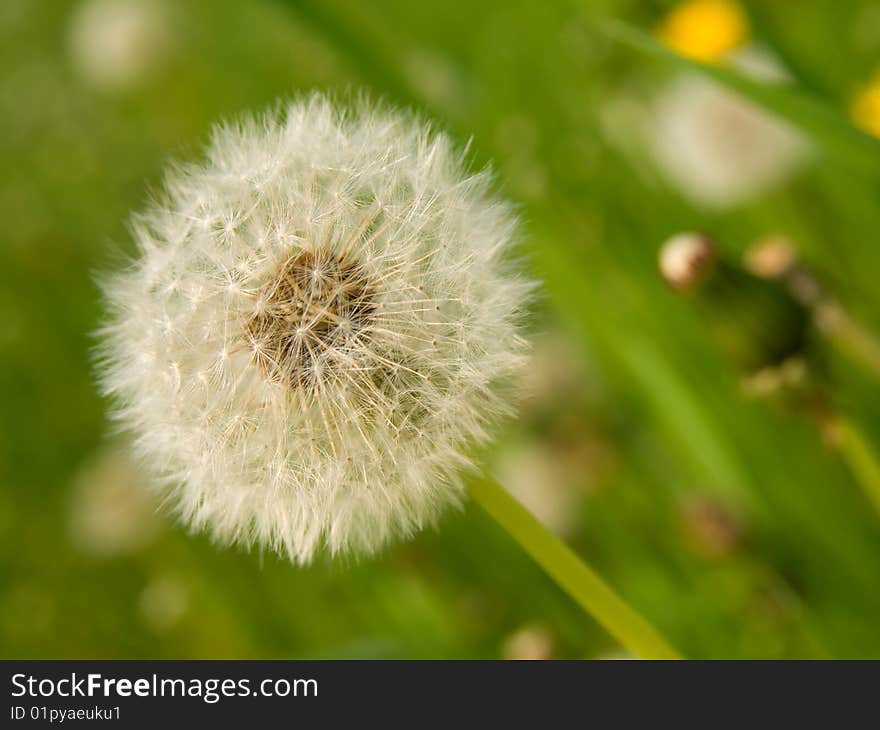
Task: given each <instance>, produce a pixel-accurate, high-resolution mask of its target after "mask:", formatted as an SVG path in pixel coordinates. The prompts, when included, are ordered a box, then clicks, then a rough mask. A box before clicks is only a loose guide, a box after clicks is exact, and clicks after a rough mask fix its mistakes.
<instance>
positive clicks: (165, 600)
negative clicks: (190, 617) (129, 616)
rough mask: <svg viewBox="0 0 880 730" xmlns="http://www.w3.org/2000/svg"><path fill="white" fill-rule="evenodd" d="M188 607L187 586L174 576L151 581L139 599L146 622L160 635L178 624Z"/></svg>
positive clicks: (164, 576) (165, 576)
mask: <svg viewBox="0 0 880 730" xmlns="http://www.w3.org/2000/svg"><path fill="white" fill-rule="evenodd" d="M188 606H189V595H188V592H187V589H186V585H185V584H184V583H183V581H181V580H180V579H179V578H177V577H175V576H173V575H163V576H161V577H158V578H155V579H153V580H151V581H150V582H149V583H148V584H147V585H146V587H145V588H144V590H143V591H142V592H141V595H140V598H139V599H138V609H139V611H140V614H141V617H142V618H143V620H144V622H145V623H146V624H147V625H148V626H149V627H150V628H151V629H153V630H154V631H156V632H159V633H161V632H163V631H167V630H168V629H170V628H172V627H173V626H174V625H175V624H176V623H178V622H179V621H180V619H181V618H183V616H184V614H185V613H186V611H187V608H188Z"/></svg>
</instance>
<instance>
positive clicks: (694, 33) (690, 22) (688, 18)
mask: <svg viewBox="0 0 880 730" xmlns="http://www.w3.org/2000/svg"><path fill="white" fill-rule="evenodd" d="M748 35H749V28H748V21H747V20H746V17H745V14H744V13H743V11H742V9H741V8H740V6H739V5H738V4H737V3H735V2H731V1H730V0H691V1H690V2H685V3H681V4H680V5H677V6H676V7H675V8H673V9H672V10H671V11H670V12H669V14H668V15H667V16H666V17H665V18H664V19H663V21H662V22H661V23H660V25H659V27H658V28H657V37H658V39H659V40H660V41H661V42H662V43H664V44H665V45H667V46H668V47H669V48H671V49H672V50H674V51H676V52H677V53H680V54H681V55H683V56H688V57H689V58H693V59H695V60H697V61H705V62H709V63H717V62H719V61H721V60H722V59H723V58H724V56H726V55H727V54H728V53H729V52H730V51H732V50H734V49H736V48H739V47H740V46H742V45H743V44H744V43H745V41H746V39H747V38H748Z"/></svg>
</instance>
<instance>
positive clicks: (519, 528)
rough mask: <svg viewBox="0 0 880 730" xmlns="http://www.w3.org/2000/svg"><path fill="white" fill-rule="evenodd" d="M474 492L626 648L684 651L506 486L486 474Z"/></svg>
mask: <svg viewBox="0 0 880 730" xmlns="http://www.w3.org/2000/svg"><path fill="white" fill-rule="evenodd" d="M470 494H471V496H472V497H473V499H474V500H475V501H476V502H477V503H478V504H479V505H480V507H482V508H483V509H484V510H485V511H486V512H487V513H488V514H489V515H490V516H491V517H492V518H493V519H494V520H495V521H496V522H497V523H498V524H499V525H501V527H503V528H504V529H505V531H506V532H507V533H508V534H509V535H510V536H511V537H512V538H513V539H514V540H515V541H516V542H517V543H519V545H520V547H522V548H523V549H524V550H525V551H526V552H527V553H528V554H529V555H530V556H531V558H532V559H533V560H534V561H535V562H536V563H538V565H540V566H541V567H542V568H543V569H544V570H545V571H546V572H547V574H548V575H550V576H551V577H552V578H553V580H555V581H556V583H557V584H558V585H559V586H560V587H561V588H562V589H563V590H564V591H565V592H566V593H568V595H569V596H571V597H572V598H573V599H574V600H575V601H577V603H578V604H579V605H580V606H581V608H583V609H584V610H585V611H586V612H587V613H588V614H590V615H591V616H592V617H593V618H595V619H596V621H598V622H599V623H600V624H601V625H602V626H604V627H605V629H606V630H607V631H608V632H609V633H610V634H611V635H612V636H613V637H614V638H615V639H617V640H618V641H619V642H620V643H621V644H622V645H623V646H625V647H626V648H627V649H629V650H630V651H632V652H633V653H634V654H636V655H637V656H639V657H641V658H643V659H681V655H680V654H679V653H678V652H677V651H676V650H675V649H674V648H672V646H671V645H670V644H669V643H668V642H667V641H666V639H664V638H663V636H661V635H660V633H659V632H658V631H657V630H656V629H655V628H654V627H653V626H651V625H650V624H649V623H648V622H647V621H646V620H645V619H644V618H642V616H641V615H639V614H638V613H637V612H636V611H635V610H634V609H633V608H632V607H630V606H629V605H628V604H627V603H626V601H624V600H623V598H621V597H620V596H619V595H618V594H617V593H616V592H615V591H614V589H612V588H611V586H609V585H608V584H607V583H606V582H605V581H604V580H603V579H602V578H601V577H600V576H599V575H598V573H596V572H595V571H594V570H593V569H592V568H590V567H589V566H588V565H587V564H586V563H584V561H583V560H581V558H579V557H578V556H577V555H576V554H575V553H574V552H573V551H572V550H571V549H570V548H569V547H567V546H566V545H565V544H564V543H563V542H561V541H560V540H559V539H558V538H556V537H555V536H554V535H553V534H552V533H551V532H550V531H549V530H547V528H545V527H544V526H543V525H542V524H541V523H540V522H538V520H536V519H535V518H534V517H533V516H532V515H531V513H530V512H529V511H528V510H526V509H525V507H523V506H522V505H521V504H520V503H519V502H517V501H516V499H514V498H513V497H512V496H511V495H510V494H509V493H508V492H507V490H505V489H504V488H503V487H502V486H501V485H499V484H498V483H497V482H495V481H494V480H492V479H490V478H488V477H484V478H481V479H477V480H474V481H473V482H472V483H471V484H470Z"/></svg>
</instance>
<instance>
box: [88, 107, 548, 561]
mask: <svg viewBox="0 0 880 730" xmlns="http://www.w3.org/2000/svg"><path fill="white" fill-rule="evenodd" d="M489 183H490V179H489V176H488V175H487V174H486V173H485V172H483V173H479V174H476V175H469V174H467V173H466V171H465V168H464V165H463V162H462V159H461V157H460V155H459V154H458V153H456V152H455V151H454V150H453V148H452V146H451V144H450V141H449V139H448V138H447V137H445V136H444V135H443V134H438V133H433V132H431V131H430V130H429V129H428V128H427V127H426V126H424V125H423V124H421V123H420V122H419V121H418V120H416V119H415V118H413V117H412V116H409V115H405V114H400V113H396V112H392V111H387V110H376V109H375V108H372V107H370V106H369V105H367V104H363V103H362V104H359V105H356V106H355V108H354V109H349V110H343V109H340V108H337V107H335V106H334V105H333V104H332V103H330V102H329V101H328V100H327V99H325V98H323V97H321V96H313V97H311V98H308V99H306V100H303V101H299V102H296V103H292V104H290V105H289V106H288V107H287V108H286V109H284V110H283V113H272V114H268V115H266V116H261V117H257V118H252V119H248V120H246V121H244V122H241V123H238V124H233V125H226V126H222V127H219V128H218V129H216V130H215V133H214V136H213V141H212V143H211V144H210V146H209V148H208V150H207V161H206V162H205V163H204V164H197V165H189V166H185V167H180V168H177V169H175V170H173V171H172V172H171V173H170V174H169V175H168V177H167V181H166V186H165V187H166V193H165V195H164V198H163V199H162V200H161V201H159V202H157V203H156V204H154V205H153V206H152V207H150V208H149V209H148V210H147V211H146V212H145V213H144V214H142V215H140V216H137V217H136V218H135V223H134V231H135V235H136V240H137V244H138V249H139V255H138V257H137V258H136V260H134V261H133V262H132V264H131V266H130V267H129V268H128V269H127V270H126V271H123V272H121V273H118V274H116V275H114V276H111V277H110V278H109V279H108V281H107V282H106V284H105V293H106V297H107V300H108V303H109V307H110V311H111V314H110V319H109V322H108V324H107V326H106V328H105V329H104V330H103V332H102V338H103V347H102V363H101V369H102V380H103V385H104V387H105V390H106V392H108V393H109V394H111V395H112V396H114V397H115V399H116V401H117V403H118V404H119V407H118V410H117V415H118V417H119V418H120V420H121V421H122V422H123V423H124V424H125V425H126V426H127V427H128V428H130V430H131V431H132V432H133V433H134V434H135V436H136V444H137V447H138V449H139V451H140V454H141V456H143V457H144V459H145V462H146V463H147V464H148V465H149V467H150V468H151V470H152V471H154V472H155V474H156V476H157V477H158V482H159V483H160V484H161V485H162V486H163V489H164V492H165V494H166V496H167V500H168V501H169V503H170V504H172V505H173V506H174V507H175V508H176V510H177V511H178V512H179V514H180V515H181V517H182V518H183V519H184V521H186V522H187V523H188V524H190V525H192V526H193V527H195V528H198V529H206V530H208V531H210V533H211V534H212V535H213V536H214V537H215V538H216V539H218V540H220V541H222V542H236V541H237V542H241V543H244V544H247V545H251V544H257V545H260V546H264V547H269V548H272V549H275V550H278V551H279V552H281V553H283V554H286V555H287V556H289V557H290V559H291V560H294V561H296V562H307V561H308V560H310V559H311V558H312V556H313V554H314V553H315V551H316V549H318V548H319V547H320V546H321V545H326V546H327V548H328V549H329V550H330V552H332V553H337V552H342V551H349V550H354V551H358V552H367V553H368V552H372V551H374V550H375V549H377V548H379V547H380V546H382V545H383V544H384V543H385V542H386V541H387V540H389V539H390V538H392V537H395V536H401V535H408V534H410V533H412V532H413V531H415V530H416V529H418V528H420V527H422V526H423V525H425V524H426V523H430V522H431V521H433V519H434V518H435V517H436V516H437V515H438V513H439V511H440V510H441V509H442V508H443V507H444V506H446V505H448V504H450V503H455V502H457V501H458V500H459V499H460V497H461V492H462V487H461V484H460V481H459V478H458V477H457V474H458V472H459V471H460V469H461V467H463V466H465V465H467V464H468V458H467V456H466V450H467V449H468V448H469V446H471V445H473V444H474V443H476V442H480V441H482V440H483V439H485V438H486V436H487V432H486V428H487V426H488V425H489V424H490V422H491V421H492V420H493V419H494V417H496V416H498V415H499V414H501V413H503V412H505V411H506V410H508V408H509V397H508V396H509V394H508V393H507V392H506V389H505V385H504V384H505V381H506V380H507V379H508V376H510V375H511V374H512V373H513V372H514V371H516V370H517V369H518V368H519V367H520V366H521V365H522V364H523V361H524V356H525V350H526V345H525V341H524V340H523V338H522V336H521V320H522V315H523V310H524V305H525V304H526V303H527V301H528V299H529V296H530V292H531V289H532V285H531V283H530V282H528V281H527V280H525V279H524V278H522V277H521V276H520V275H519V274H518V273H517V270H516V267H515V265H514V264H512V263H511V262H510V259H509V256H508V254H509V249H510V246H511V244H512V242H513V240H514V238H515V236H516V228H517V226H516V220H515V217H514V215H513V214H512V212H511V209H510V207H509V206H508V205H506V204H505V203H503V202H501V201H499V200H497V199H496V198H494V197H493V196H492V195H491V193H490V191H489Z"/></svg>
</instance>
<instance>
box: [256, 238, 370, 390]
mask: <svg viewBox="0 0 880 730" xmlns="http://www.w3.org/2000/svg"><path fill="white" fill-rule="evenodd" d="M257 301H258V302H259V305H258V307H257V308H256V309H255V310H254V312H253V313H252V314H251V315H250V317H249V319H248V320H247V325H246V328H245V329H246V336H247V340H248V342H249V344H250V347H251V349H252V351H253V358H254V361H255V362H256V363H257V365H259V367H260V369H261V370H262V371H263V373H264V374H265V375H266V376H267V377H268V378H270V379H271V380H274V381H281V382H285V383H287V384H289V385H290V386H291V387H292V388H303V389H306V390H310V391H311V390H314V389H316V388H319V387H320V386H321V384H322V383H323V382H325V381H327V380H329V379H331V378H333V377H335V376H336V375H338V374H339V368H340V367H341V366H342V365H343V364H344V363H350V362H351V360H352V354H353V353H354V351H355V350H356V348H357V347H359V346H361V345H362V344H363V342H364V341H365V339H366V337H367V335H368V327H369V325H370V323H371V322H372V320H373V318H374V315H375V311H376V302H375V288H374V287H373V285H372V283H371V278H370V276H369V274H368V272H367V271H365V270H364V268H363V266H362V265H361V264H360V263H359V262H358V261H356V260H353V259H351V258H350V257H349V256H346V255H343V254H337V253H331V252H325V251H302V252H300V253H297V254H295V255H294V256H291V257H289V258H287V259H285V260H283V261H282V262H281V263H280V264H279V265H278V267H277V268H276V269H275V271H274V272H273V273H272V275H271V276H270V277H269V278H268V280H267V281H266V282H265V284H263V286H262V288H261V289H260V291H259V293H258V295H257Z"/></svg>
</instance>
